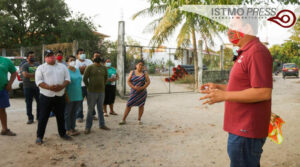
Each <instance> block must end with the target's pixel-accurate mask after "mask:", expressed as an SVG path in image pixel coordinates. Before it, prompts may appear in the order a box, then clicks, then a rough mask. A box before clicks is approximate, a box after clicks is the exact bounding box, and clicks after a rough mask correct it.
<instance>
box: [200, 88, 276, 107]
mask: <svg viewBox="0 0 300 167" xmlns="http://www.w3.org/2000/svg"><path fill="white" fill-rule="evenodd" d="M203 92H204V91H203ZM204 93H206V94H207V95H206V96H204V97H201V98H200V100H204V99H208V100H206V101H205V102H204V103H203V104H206V103H208V104H214V103H218V102H222V101H230V102H238V103H257V102H262V101H267V100H270V99H271V97H272V89H271V88H249V89H245V90H242V91H223V90H220V89H209V90H206V91H205V92H204Z"/></svg>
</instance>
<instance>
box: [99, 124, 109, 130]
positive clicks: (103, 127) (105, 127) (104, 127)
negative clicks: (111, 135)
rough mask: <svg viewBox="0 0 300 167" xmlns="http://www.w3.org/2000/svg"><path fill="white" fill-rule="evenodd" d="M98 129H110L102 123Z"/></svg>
mask: <svg viewBox="0 0 300 167" xmlns="http://www.w3.org/2000/svg"><path fill="white" fill-rule="evenodd" d="M100 129H102V130H110V129H109V128H108V127H107V126H105V125H104V126H101V127H100Z"/></svg>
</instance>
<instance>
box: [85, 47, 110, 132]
mask: <svg viewBox="0 0 300 167" xmlns="http://www.w3.org/2000/svg"><path fill="white" fill-rule="evenodd" d="M101 60H102V59H101V57H100V53H99V52H95V53H94V64H92V65H89V66H88V67H87V68H86V69H85V72H84V75H83V81H84V84H85V85H86V87H87V92H88V93H87V94H88V95H87V102H88V114H87V118H86V127H85V134H89V133H90V131H91V127H92V125H93V110H94V108H95V106H96V104H97V109H98V117H99V128H100V129H103V130H110V129H109V128H108V127H106V126H105V122H104V116H103V102H104V90H105V84H106V80H107V69H106V67H104V66H103V65H102V64H101Z"/></svg>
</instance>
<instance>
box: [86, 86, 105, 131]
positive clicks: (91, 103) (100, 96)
mask: <svg viewBox="0 0 300 167" xmlns="http://www.w3.org/2000/svg"><path fill="white" fill-rule="evenodd" d="M87 100H88V101H87V102H88V114H87V118H86V126H85V127H86V129H91V127H92V125H93V112H94V110H95V106H96V104H97V110H98V118H99V127H103V126H105V123H104V116H103V101H104V93H94V92H88V96H87Z"/></svg>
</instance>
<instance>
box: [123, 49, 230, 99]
mask: <svg viewBox="0 0 300 167" xmlns="http://www.w3.org/2000/svg"><path fill="white" fill-rule="evenodd" d="M125 52H126V59H125V72H126V79H127V78H128V74H129V72H130V71H132V70H134V69H135V65H136V62H137V60H143V61H144V62H145V69H144V70H145V71H147V72H148V74H149V76H150V80H151V84H150V85H149V87H148V89H147V91H148V93H149V94H162V93H181V92H194V89H195V88H194V87H195V81H194V60H193V56H194V55H195V54H194V52H193V50H192V49H182V48H180V49H178V48H167V47H149V46H132V45H126V46H125ZM225 54H227V55H228V54H229V53H225ZM203 55H204V56H203V64H204V66H203V67H204V69H205V71H204V72H203V82H204V83H206V82H221V81H222V82H226V81H227V80H228V76H229V70H228V69H230V68H231V64H230V63H231V61H232V60H231V57H232V56H227V57H224V63H225V65H224V70H222V71H221V70H220V67H221V64H220V55H219V54H218V53H213V52H211V53H207V52H203ZM231 55H232V54H231ZM129 92H130V87H129V86H128V84H127V82H126V95H128V94H129Z"/></svg>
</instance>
